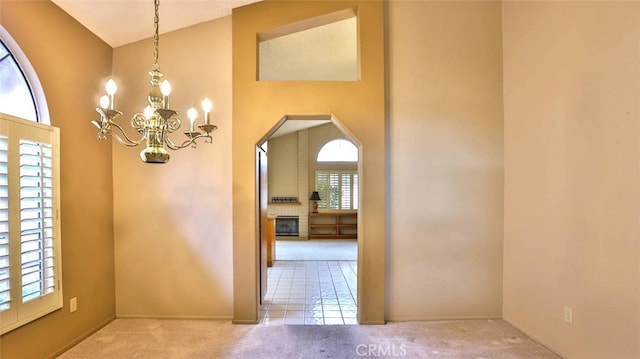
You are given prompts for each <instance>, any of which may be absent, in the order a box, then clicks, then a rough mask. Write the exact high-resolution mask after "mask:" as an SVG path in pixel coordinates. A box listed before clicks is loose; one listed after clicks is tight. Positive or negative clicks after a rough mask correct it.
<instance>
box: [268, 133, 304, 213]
mask: <svg viewBox="0 0 640 359" xmlns="http://www.w3.org/2000/svg"><path fill="white" fill-rule="evenodd" d="M268 158H269V160H268V163H267V166H268V180H267V185H268V187H269V200H271V197H274V196H275V197H298V132H293V133H290V134H287V135H284V136H279V137H276V138H272V139H270V140H269V150H268ZM298 200H299V201H300V202H302V203H306V202H307V201H306V200H305V199H304V198H298Z"/></svg>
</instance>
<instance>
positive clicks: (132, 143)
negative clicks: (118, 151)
mask: <svg viewBox="0 0 640 359" xmlns="http://www.w3.org/2000/svg"><path fill="white" fill-rule="evenodd" d="M109 123H110V124H111V126H113V127H115V128H117V129H118V131H120V133H121V134H122V137H120V136H119V135H118V134H117V133H113V131H111V132H110V134H111V136H113V137H115V138H116V139H117V140H118V142H120V143H122V144H123V145H125V146H129V147H135V146H137V145H139V144H141V143H142V142H143V141H144V140H146V139H147V134H146V132H145V133H144V134H143V135H142V138H140V139H139V140H137V141H136V140H132V139H131V138H130V137H129V136H127V133H126V132H125V131H124V129H123V128H122V127H121V126H120V125H118V124H117V123H115V122H113V121H109ZM123 137H124V139H123Z"/></svg>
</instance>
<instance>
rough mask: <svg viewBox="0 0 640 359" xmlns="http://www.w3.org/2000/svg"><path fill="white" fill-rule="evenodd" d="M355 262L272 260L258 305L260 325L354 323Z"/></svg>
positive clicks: (355, 293)
mask: <svg viewBox="0 0 640 359" xmlns="http://www.w3.org/2000/svg"><path fill="white" fill-rule="evenodd" d="M357 296H358V295H357V262H356V261H276V262H275V263H274V265H273V267H270V268H269V269H268V272H267V294H266V295H265V300H264V303H263V304H262V305H261V306H260V314H259V315H260V322H261V323H264V324H306V325H341V324H358V322H357V319H356V316H357V306H356V303H357V300H358V297H357Z"/></svg>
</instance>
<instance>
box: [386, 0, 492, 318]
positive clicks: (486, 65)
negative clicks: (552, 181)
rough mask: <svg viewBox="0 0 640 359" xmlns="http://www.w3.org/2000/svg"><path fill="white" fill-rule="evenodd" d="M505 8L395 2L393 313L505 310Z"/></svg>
mask: <svg viewBox="0 0 640 359" xmlns="http://www.w3.org/2000/svg"><path fill="white" fill-rule="evenodd" d="M500 13H501V10H500V3H498V2H426V1H391V2H390V3H389V4H388V13H387V16H388V29H387V31H388V41H389V42H388V54H389V55H388V56H389V63H388V69H389V70H388V71H389V83H388V91H389V104H390V106H389V107H390V115H389V133H388V136H389V149H388V151H389V152H388V154H387V156H388V159H389V163H390V166H389V167H390V168H389V177H390V178H389V181H390V183H389V188H390V190H389V192H390V193H389V197H388V202H387V206H388V223H389V225H388V226H389V228H388V230H389V251H388V253H387V254H388V261H389V272H388V276H389V290H388V291H387V296H388V302H387V318H388V319H389V320H421V319H439V318H459V317H465V318H473V317H500V315H501V306H502V302H501V297H502V224H503V211H502V204H503V202H502V199H503V195H502V189H503V187H502V180H503V178H502V176H503V163H502V159H503V148H502V140H503V138H502V131H503V128H502V66H501V65H502V60H501V58H502V53H501V15H500Z"/></svg>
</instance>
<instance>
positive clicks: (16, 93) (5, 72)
mask: <svg viewBox="0 0 640 359" xmlns="http://www.w3.org/2000/svg"><path fill="white" fill-rule="evenodd" d="M0 78H2V83H1V84H0V113H5V114H7V115H11V116H15V117H18V118H22V119H25V120H30V121H33V122H40V123H43V124H46V125H49V124H51V122H50V120H49V108H48V107H47V100H46V97H45V95H44V90H43V89H42V85H41V84H40V80H39V79H38V76H37V74H36V72H35V70H34V69H33V67H32V66H31V63H30V62H29V59H27V56H26V55H25V54H24V53H23V52H22V50H21V49H20V46H18V44H17V43H16V42H15V41H14V40H13V38H12V37H11V35H9V33H8V32H7V31H6V30H5V29H4V28H3V27H2V26H0Z"/></svg>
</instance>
